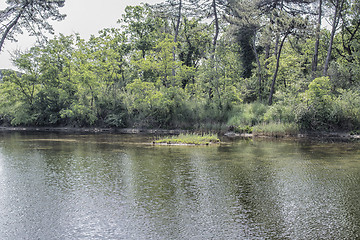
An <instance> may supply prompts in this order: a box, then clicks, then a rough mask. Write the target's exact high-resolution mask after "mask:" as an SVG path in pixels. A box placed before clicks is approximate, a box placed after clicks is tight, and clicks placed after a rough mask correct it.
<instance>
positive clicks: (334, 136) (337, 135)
mask: <svg viewBox="0 0 360 240" xmlns="http://www.w3.org/2000/svg"><path fill="white" fill-rule="evenodd" d="M0 132H49V133H50V132H54V133H78V134H81V133H93V134H94V133H110V134H111V133H114V134H159V135H178V134H180V133H190V132H197V131H191V130H182V129H142V128H101V127H84V128H82V127H0ZM220 136H221V137H226V138H230V139H240V138H258V139H266V138H268V139H300V140H320V141H321V140H329V141H331V140H334V141H354V140H360V135H359V134H350V133H347V132H306V133H297V134H291V135H286V134H285V135H284V134H279V135H277V134H259V133H255V134H253V133H235V132H231V131H227V132H221V133H220Z"/></svg>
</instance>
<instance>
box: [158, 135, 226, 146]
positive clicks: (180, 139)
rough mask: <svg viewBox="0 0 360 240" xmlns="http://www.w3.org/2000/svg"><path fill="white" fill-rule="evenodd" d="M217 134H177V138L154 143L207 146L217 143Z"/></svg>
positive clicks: (166, 138) (172, 137) (162, 139)
mask: <svg viewBox="0 0 360 240" xmlns="http://www.w3.org/2000/svg"><path fill="white" fill-rule="evenodd" d="M219 142H220V140H219V138H218V136H217V134H203V135H199V134H193V133H191V134H182V133H181V134H179V135H178V136H167V137H164V138H161V139H159V140H156V141H154V143H166V144H193V145H209V144H210V143H219Z"/></svg>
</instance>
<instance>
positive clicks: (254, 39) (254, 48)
mask: <svg viewBox="0 0 360 240" xmlns="http://www.w3.org/2000/svg"><path fill="white" fill-rule="evenodd" d="M255 41H256V31H254V37H253V41H252V47H253V51H254V54H255V59H256V64H257V66H258V71H257V75H258V79H259V100H260V101H261V93H262V91H261V90H262V89H261V87H262V86H261V84H262V78H261V71H262V70H261V63H260V59H259V55H258V52H257V50H256V44H255Z"/></svg>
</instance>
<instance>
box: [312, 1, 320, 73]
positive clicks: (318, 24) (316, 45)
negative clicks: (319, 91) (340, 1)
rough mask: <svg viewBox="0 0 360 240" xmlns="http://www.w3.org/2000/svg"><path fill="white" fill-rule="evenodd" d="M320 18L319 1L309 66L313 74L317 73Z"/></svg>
mask: <svg viewBox="0 0 360 240" xmlns="http://www.w3.org/2000/svg"><path fill="white" fill-rule="evenodd" d="M321 18H322V0H319V9H318V22H317V25H316V34H315V50H314V58H313V62H312V66H311V70H312V72H313V74H315V72H316V71H317V65H318V57H319V43H320V30H321Z"/></svg>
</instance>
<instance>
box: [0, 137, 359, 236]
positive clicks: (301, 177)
mask: <svg viewBox="0 0 360 240" xmlns="http://www.w3.org/2000/svg"><path fill="white" fill-rule="evenodd" d="M151 141H152V137H146V136H140V135H116V134H112V135H106V134H99V135H91V134H88V135H71V134H55V133H51V134H49V133H44V134H39V133H36V134H31V133H0V239H4V240H6V239H11V240H13V239H136V240H138V239H359V238H360V143H314V142H312V143H304V142H296V141H259V140H238V141H232V142H229V141H226V140H225V143H224V144H222V145H220V146H197V147H194V146H152V145H148V144H144V142H151Z"/></svg>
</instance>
